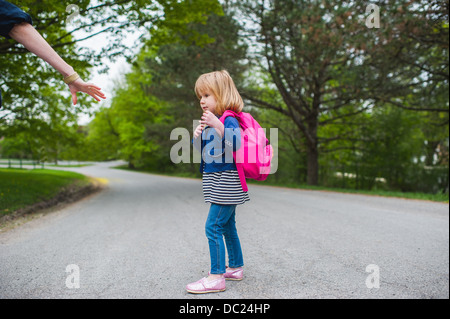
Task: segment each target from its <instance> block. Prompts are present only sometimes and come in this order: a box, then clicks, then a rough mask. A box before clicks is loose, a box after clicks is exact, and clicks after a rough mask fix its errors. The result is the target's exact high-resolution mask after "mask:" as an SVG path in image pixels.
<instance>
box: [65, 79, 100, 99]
mask: <svg viewBox="0 0 450 319" xmlns="http://www.w3.org/2000/svg"><path fill="white" fill-rule="evenodd" d="M69 89H70V93H72V102H73V105H76V104H77V101H78V99H77V92H83V93H87V94H89V95H90V96H92V97H93V98H94V99H96V100H97V102H99V101H100V99H106V96H105V94H103V92H101V88H99V87H98V86H96V85H95V84H92V83H86V82H84V81H83V80H82V79H77V80H76V81H74V82H72V83H71V84H69Z"/></svg>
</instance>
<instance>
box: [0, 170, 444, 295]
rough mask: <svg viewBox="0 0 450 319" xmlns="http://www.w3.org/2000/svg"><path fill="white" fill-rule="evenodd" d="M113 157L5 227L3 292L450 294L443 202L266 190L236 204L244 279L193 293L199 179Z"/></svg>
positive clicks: (0, 238) (198, 259) (202, 256)
mask: <svg viewBox="0 0 450 319" xmlns="http://www.w3.org/2000/svg"><path fill="white" fill-rule="evenodd" d="M114 164H117V163H102V164H96V165H94V166H89V167H83V168H73V169H70V170H73V171H77V172H81V173H84V174H86V175H89V176H93V177H97V178H103V179H107V180H108V185H107V187H106V189H105V190H103V191H102V192H100V193H98V194H96V195H93V196H90V197H88V198H86V199H84V200H82V201H80V202H77V203H74V204H71V205H69V206H66V207H65V208H63V209H59V210H56V211H53V212H51V213H49V214H46V215H45V216H43V217H40V218H36V219H33V220H31V221H29V222H27V223H24V224H22V225H21V226H18V227H16V228H13V229H10V230H7V231H3V232H1V233H0V298H166V299H172V298H177V299H178V298H181V299H187V300H190V299H202V298H231V299H235V298H236V299H241V298H257V299H260V298H271V299H272V298H273V299H279V298H280V299H299V298H449V211H448V209H449V207H448V204H441V203H433V202H427V201H416V200H404V199H394V198H383V197H375V196H362V195H351V194H340V193H333V192H322V191H304V190H294V189H285V188H275V187H266V186H259V185H257V186H254V185H250V197H251V202H249V203H247V204H245V205H244V206H240V207H239V208H238V210H237V226H238V231H239V234H240V237H241V243H242V247H243V252H244V260H245V279H244V280H243V281H241V282H227V290H226V291H225V292H223V293H220V294H213V295H203V296H196V295H191V294H188V293H187V292H186V291H185V289H184V288H185V285H186V284H187V283H189V282H193V281H196V280H198V279H200V278H201V277H203V276H206V275H207V272H208V270H209V269H208V268H209V256H208V243H207V240H206V237H205V235H204V224H205V220H206V216H207V212H208V205H207V204H205V203H204V202H203V197H202V192H201V181H200V180H194V179H186V178H175V177H163V176H156V175H150V174H143V173H135V172H128V171H123V170H118V169H111V168H110V166H112V165H114ZM261 185H264V184H263V183H261Z"/></svg>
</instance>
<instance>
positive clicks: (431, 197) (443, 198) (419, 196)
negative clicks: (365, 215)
mask: <svg viewBox="0 0 450 319" xmlns="http://www.w3.org/2000/svg"><path fill="white" fill-rule="evenodd" d="M115 168H117V169H124V170H130V171H138V172H143V173H149V174H155V175H164V176H174V177H189V178H199V177H198V176H197V175H195V174H192V173H189V172H180V173H176V172H175V173H173V172H172V173H160V172H154V171H150V170H138V169H129V168H128V166H126V165H124V166H117V167H115ZM247 183H248V184H251V185H261V186H264V185H266V186H275V187H287V188H294V189H304V190H317V191H330V192H338V193H347V194H362V195H371V196H382V197H396V198H406V199H416V200H427V201H433V202H441V203H448V202H449V194H427V193H405V192H400V191H387V190H357V189H346V188H334V187H324V186H310V185H305V184H300V183H283V182H275V181H269V180H267V181H264V182H258V181H252V180H247Z"/></svg>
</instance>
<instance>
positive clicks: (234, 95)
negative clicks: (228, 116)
mask: <svg viewBox="0 0 450 319" xmlns="http://www.w3.org/2000/svg"><path fill="white" fill-rule="evenodd" d="M206 92H208V93H211V94H213V95H214V97H215V98H216V101H217V106H216V114H217V115H219V116H221V115H222V114H223V113H224V112H225V111H226V110H231V111H233V112H236V113H239V112H241V111H242V109H243V108H244V101H243V100H242V97H241V95H240V94H239V92H238V90H237V88H236V85H235V84H234V81H233V79H232V78H231V76H230V74H229V73H228V72H227V71H225V70H222V71H216V72H211V73H206V74H203V75H201V76H200V77H199V78H198V80H197V82H196V83H195V93H196V94H197V97H198V98H199V99H201V97H202V95H203V94H204V93H206Z"/></svg>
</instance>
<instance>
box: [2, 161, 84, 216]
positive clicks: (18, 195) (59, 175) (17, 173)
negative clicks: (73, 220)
mask: <svg viewBox="0 0 450 319" xmlns="http://www.w3.org/2000/svg"><path fill="white" fill-rule="evenodd" d="M75 183H76V184H78V185H80V186H84V185H87V184H88V183H89V180H88V179H87V178H86V177H85V176H84V175H81V174H78V173H73V172H64V171H55V170H45V169H44V170H43V169H34V170H27V169H7V168H0V216H2V215H5V214H8V213H11V212H13V211H15V210H17V209H19V208H23V207H26V206H29V205H32V204H35V203H38V202H41V201H45V200H49V199H51V198H53V197H54V196H56V195H57V194H58V192H59V191H61V189H63V188H64V187H67V186H69V185H73V184H75Z"/></svg>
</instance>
